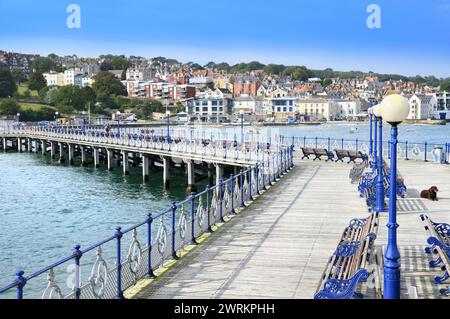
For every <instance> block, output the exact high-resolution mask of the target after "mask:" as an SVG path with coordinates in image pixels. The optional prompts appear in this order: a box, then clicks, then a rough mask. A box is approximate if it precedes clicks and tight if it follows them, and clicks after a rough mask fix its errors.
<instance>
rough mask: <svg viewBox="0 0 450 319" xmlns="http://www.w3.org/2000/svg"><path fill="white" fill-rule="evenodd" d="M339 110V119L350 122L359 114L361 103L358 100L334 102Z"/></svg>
mask: <svg viewBox="0 0 450 319" xmlns="http://www.w3.org/2000/svg"><path fill="white" fill-rule="evenodd" d="M334 102H335V103H336V104H337V105H338V108H339V110H340V118H341V119H346V120H352V119H354V118H356V117H357V116H358V114H359V113H360V112H361V101H359V100H342V99H338V100H334Z"/></svg>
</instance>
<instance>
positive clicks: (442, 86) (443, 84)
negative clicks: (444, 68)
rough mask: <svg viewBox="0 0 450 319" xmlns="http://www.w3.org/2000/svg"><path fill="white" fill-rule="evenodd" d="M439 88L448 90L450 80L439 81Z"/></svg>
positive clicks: (449, 90) (449, 88) (449, 89)
mask: <svg viewBox="0 0 450 319" xmlns="http://www.w3.org/2000/svg"><path fill="white" fill-rule="evenodd" d="M440 89H441V91H447V92H450V81H447V82H443V83H441V87H440Z"/></svg>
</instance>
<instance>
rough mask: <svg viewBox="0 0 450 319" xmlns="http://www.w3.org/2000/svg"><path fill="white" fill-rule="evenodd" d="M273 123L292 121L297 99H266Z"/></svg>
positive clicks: (294, 116)
mask: <svg viewBox="0 0 450 319" xmlns="http://www.w3.org/2000/svg"><path fill="white" fill-rule="evenodd" d="M268 101H269V105H270V107H271V109H272V116H273V118H274V119H275V121H276V122H277V121H290V120H291V121H293V120H295V118H296V113H297V104H296V102H297V98H295V97H276V98H270V99H268Z"/></svg>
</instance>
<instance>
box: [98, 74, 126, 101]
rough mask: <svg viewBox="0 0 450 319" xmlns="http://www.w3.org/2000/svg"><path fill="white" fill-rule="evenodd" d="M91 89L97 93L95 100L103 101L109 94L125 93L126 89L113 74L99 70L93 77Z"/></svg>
mask: <svg viewBox="0 0 450 319" xmlns="http://www.w3.org/2000/svg"><path fill="white" fill-rule="evenodd" d="M94 80H95V82H94V84H93V85H92V89H93V90H94V92H95V94H96V95H97V101H99V102H105V101H106V100H107V99H108V98H109V97H110V96H111V95H113V96H115V95H127V89H126V88H125V86H124V85H123V84H122V82H120V80H119V79H118V78H116V77H115V76H114V74H112V73H110V72H104V71H102V72H99V73H98V74H97V75H96V76H95V77H94Z"/></svg>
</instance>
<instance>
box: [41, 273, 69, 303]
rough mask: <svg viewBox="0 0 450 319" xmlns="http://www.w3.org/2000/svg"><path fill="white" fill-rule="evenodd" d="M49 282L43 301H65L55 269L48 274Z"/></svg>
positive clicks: (43, 294)
mask: <svg viewBox="0 0 450 319" xmlns="http://www.w3.org/2000/svg"><path fill="white" fill-rule="evenodd" d="M47 281H48V283H47V287H46V288H45V290H44V292H43V293H42V299H63V298H64V296H63V294H62V292H61V289H60V288H59V286H58V285H57V284H56V281H55V273H54V271H53V268H52V269H50V270H49V271H48V273H47Z"/></svg>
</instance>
